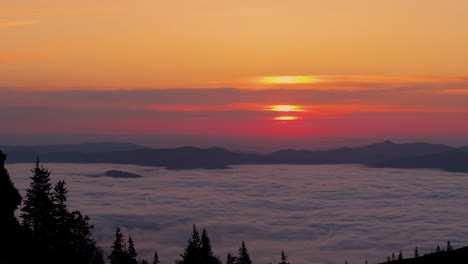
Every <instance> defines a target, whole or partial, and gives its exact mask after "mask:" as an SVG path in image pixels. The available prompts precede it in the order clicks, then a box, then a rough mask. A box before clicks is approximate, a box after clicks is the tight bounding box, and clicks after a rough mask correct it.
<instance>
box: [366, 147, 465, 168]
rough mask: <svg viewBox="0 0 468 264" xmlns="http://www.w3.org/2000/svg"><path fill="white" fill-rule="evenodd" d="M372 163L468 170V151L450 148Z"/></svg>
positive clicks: (390, 165) (384, 165) (373, 165)
mask: <svg viewBox="0 0 468 264" xmlns="http://www.w3.org/2000/svg"><path fill="white" fill-rule="evenodd" d="M370 165H371V166H372V167H390V168H428V169H443V170H446V171H452V172H468V152H465V151H461V150H450V151H444V152H441V153H436V154H431V155H424V156H417V157H407V158H399V159H393V160H389V161H384V162H380V163H373V164H370Z"/></svg>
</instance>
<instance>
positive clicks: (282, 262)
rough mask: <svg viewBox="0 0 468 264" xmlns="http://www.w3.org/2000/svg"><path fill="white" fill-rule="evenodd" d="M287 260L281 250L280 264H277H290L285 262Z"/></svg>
mask: <svg viewBox="0 0 468 264" xmlns="http://www.w3.org/2000/svg"><path fill="white" fill-rule="evenodd" d="M287 260H288V258H287V257H286V254H285V253H284V250H281V262H280V263H278V264H291V263H289V262H287Z"/></svg>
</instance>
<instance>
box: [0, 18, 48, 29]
mask: <svg viewBox="0 0 468 264" xmlns="http://www.w3.org/2000/svg"><path fill="white" fill-rule="evenodd" d="M39 23H40V21H38V20H19V19H0V29H8V28H12V27H22V26H30V25H37V24H39Z"/></svg>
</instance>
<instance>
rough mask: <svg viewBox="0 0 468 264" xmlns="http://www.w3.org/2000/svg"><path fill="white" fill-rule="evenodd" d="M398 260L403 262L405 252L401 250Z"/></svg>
mask: <svg viewBox="0 0 468 264" xmlns="http://www.w3.org/2000/svg"><path fill="white" fill-rule="evenodd" d="M398 260H403V252H401V249H400V252H399V253H398Z"/></svg>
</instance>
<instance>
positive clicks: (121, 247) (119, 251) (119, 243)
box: [107, 227, 128, 264]
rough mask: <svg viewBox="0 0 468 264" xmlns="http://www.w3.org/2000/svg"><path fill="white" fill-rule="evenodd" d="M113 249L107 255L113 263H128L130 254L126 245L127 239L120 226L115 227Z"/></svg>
mask: <svg viewBox="0 0 468 264" xmlns="http://www.w3.org/2000/svg"><path fill="white" fill-rule="evenodd" d="M111 247H112V251H111V253H110V255H109V256H108V257H107V258H108V259H109V260H110V263H111V264H128V263H127V261H128V254H127V249H126V246H125V239H124V236H123V234H122V231H120V228H119V227H117V228H116V229H115V239H114V242H113V244H112V246H111Z"/></svg>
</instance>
